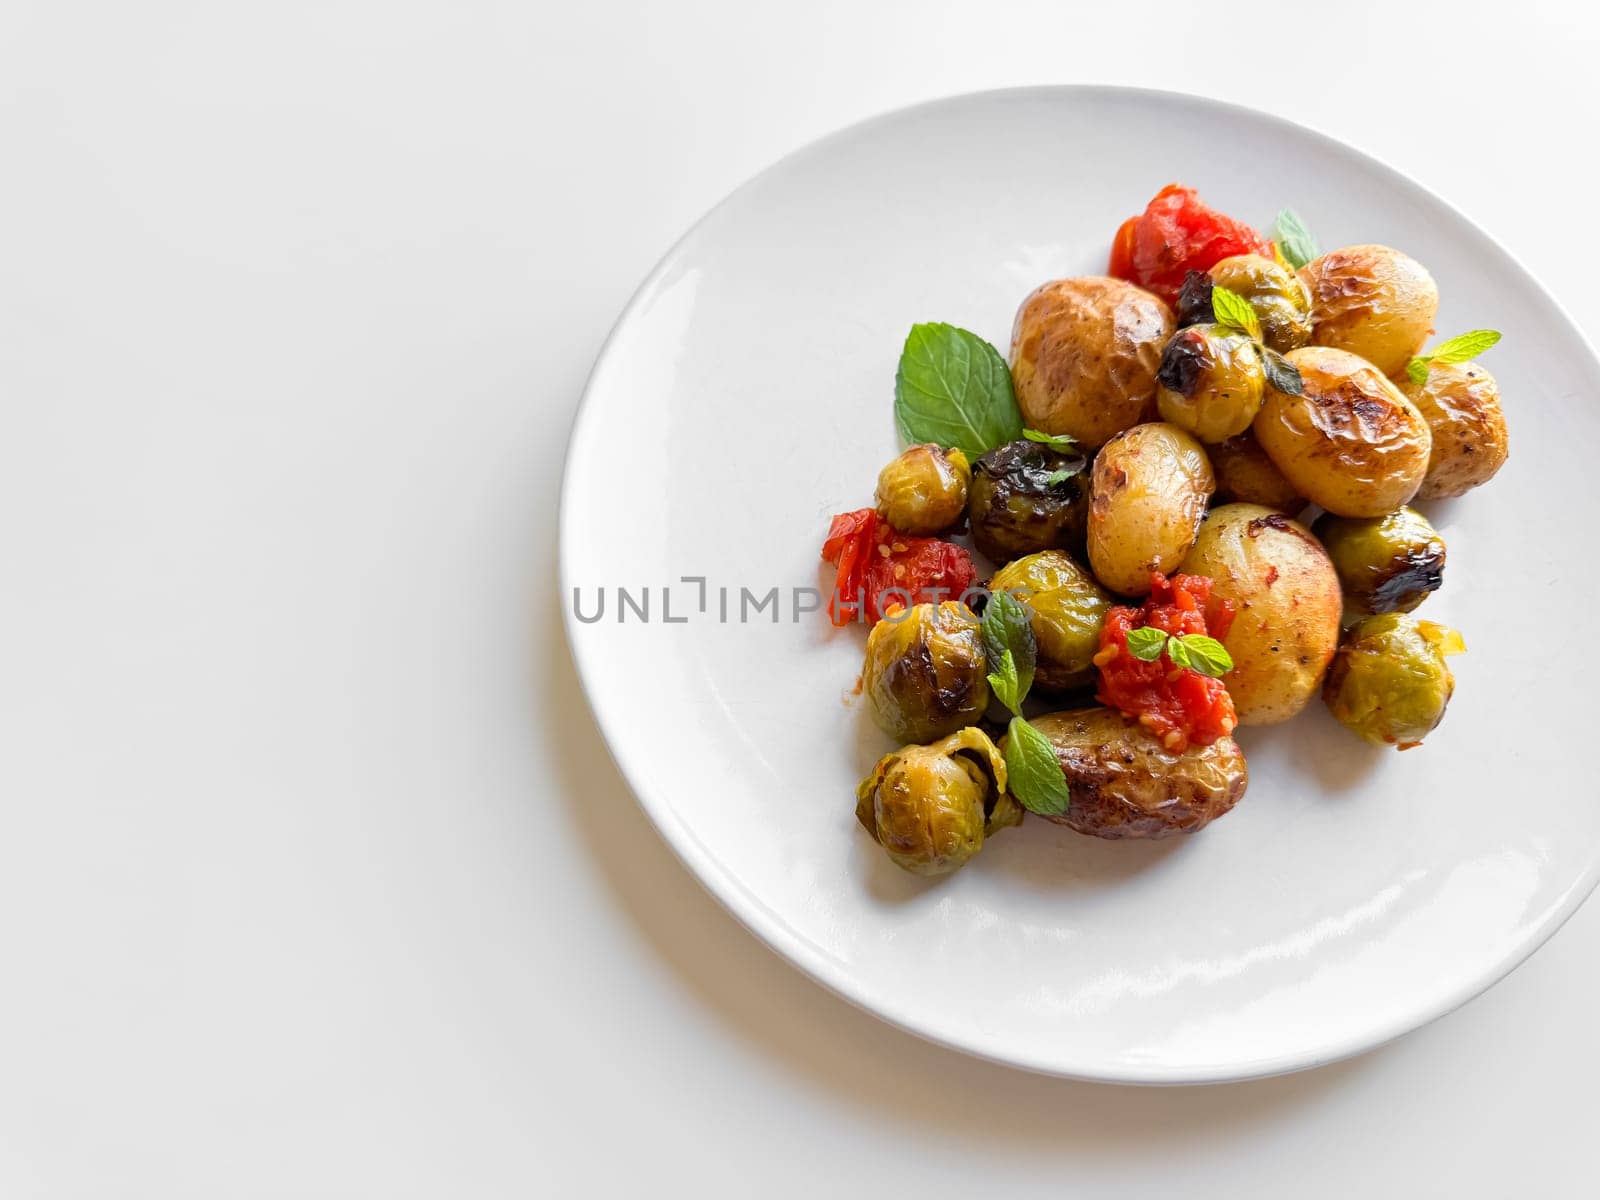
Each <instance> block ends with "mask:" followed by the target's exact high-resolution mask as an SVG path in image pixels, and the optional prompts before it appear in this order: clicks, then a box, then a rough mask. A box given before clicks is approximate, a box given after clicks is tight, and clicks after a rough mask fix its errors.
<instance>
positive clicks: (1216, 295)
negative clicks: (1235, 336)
mask: <svg viewBox="0 0 1600 1200" xmlns="http://www.w3.org/2000/svg"><path fill="white" fill-rule="evenodd" d="M1211 311H1212V313H1214V314H1215V315H1216V318H1217V324H1218V325H1226V326H1227V327H1228V328H1229V329H1237V330H1238V331H1239V332H1240V333H1242V334H1245V335H1246V336H1247V337H1249V338H1250V340H1251V341H1256V342H1259V341H1260V340H1261V318H1260V317H1258V316H1257V315H1256V310H1255V308H1254V307H1253V306H1252V305H1251V303H1250V301H1248V300H1246V299H1245V298H1244V297H1243V296H1241V295H1239V293H1238V292H1236V291H1234V290H1233V289H1232V288H1225V287H1223V286H1222V285H1221V284H1214V285H1213V286H1212V288H1211Z"/></svg>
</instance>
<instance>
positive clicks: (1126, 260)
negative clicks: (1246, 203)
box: [1108, 183, 1272, 304]
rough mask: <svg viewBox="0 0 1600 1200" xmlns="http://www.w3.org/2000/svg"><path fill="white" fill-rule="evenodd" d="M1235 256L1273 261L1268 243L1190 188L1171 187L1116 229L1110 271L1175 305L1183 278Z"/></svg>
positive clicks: (1168, 186)
mask: <svg viewBox="0 0 1600 1200" xmlns="http://www.w3.org/2000/svg"><path fill="white" fill-rule="evenodd" d="M1235 254H1264V255H1266V256H1267V257H1268V258H1271V257H1272V243H1271V242H1269V241H1268V240H1267V239H1266V238H1264V237H1262V236H1261V235H1260V234H1259V233H1257V232H1256V231H1255V230H1254V229H1252V228H1250V226H1248V225H1246V224H1245V223H1244V222H1243V221H1236V220H1234V219H1233V218H1232V217H1229V216H1225V215H1224V214H1222V213H1219V212H1218V211H1217V210H1216V209H1214V208H1212V207H1210V206H1209V205H1208V204H1206V203H1205V202H1204V201H1203V200H1201V199H1200V197H1199V196H1198V195H1197V194H1196V192H1195V190H1194V189H1193V188H1191V187H1184V186H1183V185H1182V184H1178V183H1169V184H1168V185H1167V186H1166V187H1164V188H1162V189H1161V190H1160V191H1159V192H1157V193H1156V195H1155V199H1153V200H1151V201H1150V203H1149V205H1148V206H1146V208H1145V210H1144V212H1143V213H1141V214H1139V215H1138V216H1136V217H1129V218H1128V219H1127V220H1126V221H1124V222H1123V223H1122V226H1121V228H1119V229H1118V230H1117V235H1116V237H1115V238H1114V239H1113V240H1112V243H1111V265H1110V267H1109V268H1108V271H1109V273H1110V274H1112V275H1114V276H1116V277H1117V278H1118V279H1126V280H1128V282H1130V283H1137V284H1138V285H1139V286H1140V287H1142V288H1145V289H1147V290H1149V291H1152V292H1154V293H1155V294H1156V295H1158V296H1160V297H1161V298H1162V299H1163V300H1165V301H1166V302H1167V303H1168V304H1175V303H1177V300H1178V289H1179V288H1181V287H1182V286H1183V277H1184V276H1185V275H1187V274H1188V273H1189V272H1190V271H1208V270H1210V269H1211V268H1212V267H1214V266H1216V265H1217V264H1218V263H1219V262H1221V261H1222V260H1223V259H1225V258H1231V257H1232V256H1233V255H1235Z"/></svg>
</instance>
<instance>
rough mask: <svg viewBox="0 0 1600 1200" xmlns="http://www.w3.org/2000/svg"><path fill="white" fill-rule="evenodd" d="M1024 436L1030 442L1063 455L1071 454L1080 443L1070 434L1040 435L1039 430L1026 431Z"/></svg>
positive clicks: (1023, 433) (1023, 432)
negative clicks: (1047, 447)
mask: <svg viewBox="0 0 1600 1200" xmlns="http://www.w3.org/2000/svg"><path fill="white" fill-rule="evenodd" d="M1022 436H1023V437H1025V438H1027V439H1028V440H1029V441H1030V442H1038V443H1040V444H1041V445H1045V446H1049V447H1050V449H1052V450H1057V451H1059V452H1061V453H1062V454H1071V453H1072V452H1073V451H1074V450H1076V449H1077V448H1078V443H1077V441H1076V440H1074V439H1073V438H1072V437H1071V436H1070V435H1069V434H1065V433H1040V432H1039V431H1038V430H1037V429H1024V430H1023V431H1022Z"/></svg>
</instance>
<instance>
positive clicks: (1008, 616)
mask: <svg viewBox="0 0 1600 1200" xmlns="http://www.w3.org/2000/svg"><path fill="white" fill-rule="evenodd" d="M981 627H982V629H983V648H984V650H985V652H986V653H987V655H988V658H989V667H990V669H991V670H992V671H993V672H995V673H996V674H1003V673H1004V670H1005V659H1006V656H1007V655H1010V657H1011V669H1012V672H1013V676H1014V678H1015V679H1016V683H1017V690H1016V703H1015V704H1009V703H1007V702H1006V700H1005V697H1003V696H1002V697H1001V698H1000V702H1001V703H1002V704H1005V706H1006V707H1007V708H1009V709H1010V710H1011V711H1012V712H1016V711H1017V710H1018V709H1019V708H1021V707H1022V701H1023V699H1024V697H1026V696H1027V694H1028V689H1029V688H1031V687H1032V686H1033V669H1034V665H1035V664H1036V663H1037V662H1038V661H1039V650H1038V646H1037V645H1036V644H1035V642H1034V638H1033V618H1032V617H1031V616H1030V615H1029V613H1028V609H1027V607H1026V606H1025V605H1023V603H1022V602H1021V601H1020V600H1018V599H1017V598H1016V597H1015V596H1013V595H1012V594H1011V593H1010V592H1004V591H1001V592H991V593H990V594H989V602H988V604H986V605H985V606H984V609H983V622H982V626H981Z"/></svg>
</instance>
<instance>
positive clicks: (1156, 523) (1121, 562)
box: [1089, 422, 1216, 596]
mask: <svg viewBox="0 0 1600 1200" xmlns="http://www.w3.org/2000/svg"><path fill="white" fill-rule="evenodd" d="M1215 490H1216V478H1215V477H1214V476H1213V475H1212V473H1211V463H1210V461H1209V460H1208V459H1207V458H1206V452H1205V450H1204V449H1203V448H1202V447H1201V445H1200V443H1199V442H1197V441H1195V440H1194V438H1192V437H1190V436H1189V435H1188V434H1187V433H1185V432H1184V431H1183V430H1181V429H1179V428H1178V427H1177V426H1176V425H1166V424H1162V423H1161V422H1152V423H1151V424H1148V425H1135V426H1134V427H1133V428H1132V429H1130V430H1128V431H1127V432H1126V433H1122V434H1119V435H1117V436H1116V437H1115V438H1113V439H1112V440H1111V441H1109V442H1107V443H1106V444H1105V445H1104V446H1103V447H1101V450H1100V453H1099V454H1097V455H1096V456H1095V460H1094V470H1093V472H1092V473H1091V475H1090V480H1089V565H1090V566H1091V567H1093V568H1094V573H1095V576H1096V577H1097V578H1098V579H1099V580H1100V582H1101V583H1103V584H1105V585H1106V586H1107V587H1108V588H1110V589H1111V590H1112V591H1114V592H1120V593H1122V594H1123V595H1125V596H1142V595H1144V594H1145V593H1146V592H1148V591H1149V590H1150V572H1151V571H1161V572H1163V573H1170V572H1171V571H1172V569H1173V568H1174V567H1176V566H1177V565H1178V563H1179V562H1181V561H1182V559H1183V556H1184V555H1185V554H1186V553H1188V551H1189V547H1190V546H1192V545H1194V537H1195V531H1196V530H1197V529H1199V527H1200V521H1201V519H1202V518H1203V517H1204V516H1205V512H1206V501H1207V500H1208V499H1210V497H1211V493H1212V492H1213V491H1215Z"/></svg>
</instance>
